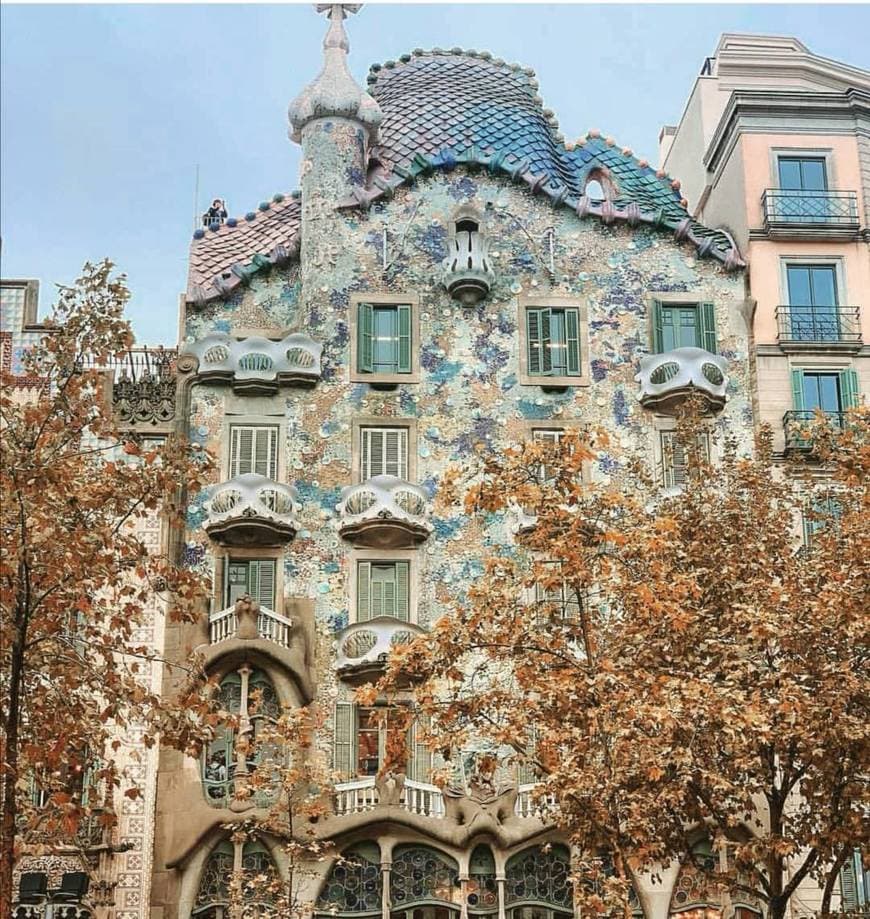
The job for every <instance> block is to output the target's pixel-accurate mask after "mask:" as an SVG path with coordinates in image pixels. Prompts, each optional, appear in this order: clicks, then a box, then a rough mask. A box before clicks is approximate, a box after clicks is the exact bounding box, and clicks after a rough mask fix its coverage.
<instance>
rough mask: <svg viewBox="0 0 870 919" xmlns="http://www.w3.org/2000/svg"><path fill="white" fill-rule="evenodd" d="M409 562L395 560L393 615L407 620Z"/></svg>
mask: <svg viewBox="0 0 870 919" xmlns="http://www.w3.org/2000/svg"><path fill="white" fill-rule="evenodd" d="M409 569H410V563H409V562H396V567H395V571H396V604H395V607H396V609H395V613H394V615H395V617H396V619H401V620H402V622H407V621H408V619H409V618H410V583H409V582H410V570H409Z"/></svg>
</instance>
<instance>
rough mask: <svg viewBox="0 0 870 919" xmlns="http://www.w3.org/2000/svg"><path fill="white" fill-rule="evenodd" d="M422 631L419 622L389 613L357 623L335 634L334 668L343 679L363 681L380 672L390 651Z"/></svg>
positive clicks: (423, 633)
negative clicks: (414, 622)
mask: <svg viewBox="0 0 870 919" xmlns="http://www.w3.org/2000/svg"><path fill="white" fill-rule="evenodd" d="M425 634H426V631H425V629H423V628H421V627H420V626H419V625H414V624H413V623H411V622H402V621H401V620H400V619H394V618H393V617H392V616H378V617H377V618H375V619H369V620H367V621H365V622H356V623H354V624H353V625H350V626H348V627H347V628H346V629H344V630H343V631H341V632H340V633H339V635H338V656H337V659H336V662H335V667H336V670H337V671H338V674H339V676H340V677H342V679H344V680H345V681H346V682H349V683H352V682H358V683H362V682H366V681H367V680H368V679H369V678H370V677H372V676H377V675H378V674H380V673H381V672H382V671H383V669H384V667H385V666H386V663H387V658H389V656H390V652H391V651H393V650H394V649H395V648H397V647H398V646H400V645H406V644H408V643H409V642H411V641H413V640H414V639H415V638H418V637H419V636H420V635H425Z"/></svg>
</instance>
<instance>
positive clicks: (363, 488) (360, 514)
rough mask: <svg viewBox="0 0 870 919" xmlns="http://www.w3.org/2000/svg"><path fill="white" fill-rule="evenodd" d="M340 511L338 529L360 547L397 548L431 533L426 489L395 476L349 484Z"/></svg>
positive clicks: (419, 541) (427, 536) (342, 496)
mask: <svg viewBox="0 0 870 919" xmlns="http://www.w3.org/2000/svg"><path fill="white" fill-rule="evenodd" d="M337 510H338V513H339V517H340V523H339V532H340V533H341V535H342V536H343V537H344V538H345V539H349V540H351V541H352V542H354V543H356V544H357V545H360V546H368V547H370V548H374V549H397V548H400V547H402V546H407V545H415V544H418V543H421V542H424V541H425V540H426V539H428V538H429V534H430V533H431V532H432V524H431V523H429V521H428V520H427V519H426V518H427V516H428V501H427V499H426V492H425V491H423V489H422V488H419V487H418V486H416V485H411V483H410V482H405V481H404V480H403V479H400V478H397V477H396V476H394V475H376V476H373V477H372V478H371V479H367V480H366V481H365V482H363V483H362V484H361V485H349V486H348V487H347V488H345V489H344V490H343V491H342V493H341V501H340V502H339V504H338V505H337Z"/></svg>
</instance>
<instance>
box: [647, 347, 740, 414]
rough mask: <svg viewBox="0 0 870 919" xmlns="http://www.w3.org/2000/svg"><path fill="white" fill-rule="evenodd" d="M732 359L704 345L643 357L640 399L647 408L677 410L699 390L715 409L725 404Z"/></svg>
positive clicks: (664, 410)
mask: <svg viewBox="0 0 870 919" xmlns="http://www.w3.org/2000/svg"><path fill="white" fill-rule="evenodd" d="M727 368H728V362H727V361H726V360H725V358H723V357H720V356H719V355H718V354H711V353H710V352H709V351H705V350H704V349H703V348H676V349H674V350H673V351H666V352H665V353H664V354H650V355H648V356H647V357H644V358H642V359H641V362H640V373H638V374H637V375H636V376H635V380H636V381H637V382H638V383H640V392H639V393H638V399H639V400H640V402H641V404H642V405H643V406H644V407H646V408H655V410H656V411H659V412H669V411H671V412H672V411H674V410H675V409H676V407H677V406H678V405H679V403H680V402H682V401H683V400H684V399H685V398H686V397H687V396H689V395H690V394H692V393H698V394H700V395H701V396H703V397H704V398H705V399H706V400H707V403H708V405H709V407H710V409H711V410H713V411H718V410H719V409H721V408H722V406H723V405H724V404H725V399H726V395H725V390H726V389H727V387H728V377H727V376H726V374H725V371H726V369H727Z"/></svg>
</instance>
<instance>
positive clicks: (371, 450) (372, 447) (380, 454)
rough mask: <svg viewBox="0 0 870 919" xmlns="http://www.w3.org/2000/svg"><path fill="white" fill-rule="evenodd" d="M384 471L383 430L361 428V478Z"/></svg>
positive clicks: (364, 478)
mask: <svg viewBox="0 0 870 919" xmlns="http://www.w3.org/2000/svg"><path fill="white" fill-rule="evenodd" d="M383 471H384V432H383V431H379V430H376V429H374V428H365V429H364V430H363V447H362V480H363V481H365V480H366V479H370V478H371V477H372V476H375V475H381V473H383Z"/></svg>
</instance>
